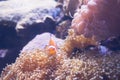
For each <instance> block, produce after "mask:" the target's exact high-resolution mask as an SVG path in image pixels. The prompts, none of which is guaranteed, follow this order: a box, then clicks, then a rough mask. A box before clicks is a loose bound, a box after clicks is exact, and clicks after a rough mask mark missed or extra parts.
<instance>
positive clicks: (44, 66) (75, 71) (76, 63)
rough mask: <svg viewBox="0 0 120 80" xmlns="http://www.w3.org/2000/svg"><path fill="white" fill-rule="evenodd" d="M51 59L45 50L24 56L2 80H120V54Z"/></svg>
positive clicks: (54, 57) (4, 73)
mask: <svg viewBox="0 0 120 80" xmlns="http://www.w3.org/2000/svg"><path fill="white" fill-rule="evenodd" d="M62 56H63V58H61V59H60V56H58V55H55V56H49V55H47V54H46V53H45V52H44V51H42V50H35V51H33V52H29V53H21V54H20V57H19V58H17V60H16V62H15V63H13V64H11V65H8V66H7V67H6V68H5V69H4V70H3V72H2V74H1V77H0V78H1V80H48V79H49V80H50V79H52V80H74V79H77V80H80V79H82V80H106V78H108V79H109V80H119V79H120V62H119V61H120V58H119V57H120V53H118V54H117V53H116V54H115V53H112V54H109V55H106V56H102V55H98V54H93V53H90V52H89V53H81V54H79V56H77V57H76V58H72V59H70V58H69V57H66V58H65V57H64V56H65V55H62Z"/></svg>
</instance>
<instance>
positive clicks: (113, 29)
mask: <svg viewBox="0 0 120 80" xmlns="http://www.w3.org/2000/svg"><path fill="white" fill-rule="evenodd" d="M119 14H120V2H119V1H118V0H89V1H88V3H87V4H86V5H82V6H81V9H79V10H78V11H77V12H76V13H75V15H74V19H73V21H72V26H71V27H72V28H73V29H74V30H75V32H76V34H83V35H85V36H87V37H91V36H93V35H95V36H96V39H97V40H101V39H106V38H108V37H110V36H118V35H120V31H119V30H120V28H119V26H120V23H119V22H120V15H119Z"/></svg>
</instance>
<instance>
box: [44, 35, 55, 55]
mask: <svg viewBox="0 0 120 80" xmlns="http://www.w3.org/2000/svg"><path fill="white" fill-rule="evenodd" d="M46 50H47V52H48V53H49V54H50V55H55V54H56V53H57V47H56V43H55V41H54V40H53V39H52V36H51V34H50V40H49V44H48V46H47V47H46Z"/></svg>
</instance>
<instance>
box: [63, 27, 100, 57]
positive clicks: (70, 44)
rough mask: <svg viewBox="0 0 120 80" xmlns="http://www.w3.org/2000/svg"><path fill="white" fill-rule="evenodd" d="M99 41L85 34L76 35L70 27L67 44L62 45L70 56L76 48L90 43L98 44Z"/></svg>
mask: <svg viewBox="0 0 120 80" xmlns="http://www.w3.org/2000/svg"><path fill="white" fill-rule="evenodd" d="M97 44H98V43H97V41H96V40H95V39H94V36H93V37H92V38H86V37H85V36H83V35H76V34H75V32H74V30H73V29H69V31H68V36H67V38H66V40H65V44H64V46H63V47H62V49H63V51H65V52H66V53H68V56H69V55H71V52H72V50H73V49H74V48H79V49H80V48H85V47H87V46H89V45H97Z"/></svg>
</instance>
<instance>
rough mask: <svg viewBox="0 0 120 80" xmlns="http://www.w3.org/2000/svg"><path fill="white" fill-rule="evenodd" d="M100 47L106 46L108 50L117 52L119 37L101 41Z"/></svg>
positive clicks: (119, 45) (119, 47)
mask: <svg viewBox="0 0 120 80" xmlns="http://www.w3.org/2000/svg"><path fill="white" fill-rule="evenodd" d="M100 45H103V46H106V47H107V48H108V49H109V50H112V51H118V50H120V36H118V37H110V38H108V39H106V40H102V41H101V42H100Z"/></svg>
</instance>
